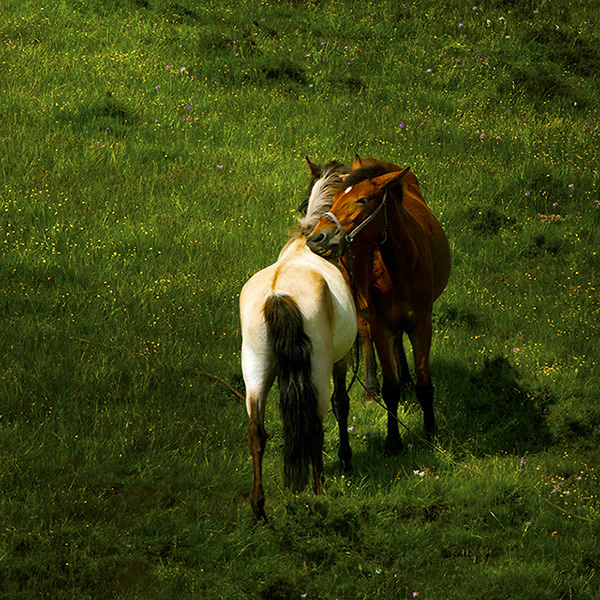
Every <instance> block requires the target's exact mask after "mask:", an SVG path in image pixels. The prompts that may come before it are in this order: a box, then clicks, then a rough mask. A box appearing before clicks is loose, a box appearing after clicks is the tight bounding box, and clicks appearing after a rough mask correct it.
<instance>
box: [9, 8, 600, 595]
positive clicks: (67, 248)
mask: <svg viewBox="0 0 600 600" xmlns="http://www.w3.org/2000/svg"><path fill="white" fill-rule="evenodd" d="M599 31H600V4H599V3H597V2H584V1H582V0H568V1H567V0H554V1H552V2H550V1H546V0H522V1H518V0H480V1H479V2H475V1H468V2H467V1H466V0H449V1H448V2H445V3H443V7H440V3H438V2H435V1H434V0H407V2H406V3H401V2H391V1H387V2H385V1H382V2H352V1H344V2H342V1H340V0H338V1H335V0H321V1H319V0H314V1H309V0H307V1H301V0H282V1H281V2H275V1H267V0H264V1H262V2H259V1H258V0H250V1H248V2H244V3H235V2H229V1H228V0H224V1H223V0H219V1H217V0H214V1H210V0H209V1H204V2H199V1H198V0H177V1H176V0H173V1H167V0H165V1H161V0H99V1H96V2H92V1H91V0H87V1H86V0H54V1H48V2H43V1H41V0H22V1H21V0H5V1H3V2H2V4H1V7H0V154H1V161H0V208H1V210H0V282H1V285H0V319H1V326H0V597H1V598H2V599H3V600H4V599H11V600H12V599H14V600H17V599H18V600H29V599H34V598H52V599H71V598H72V599H84V598H93V599H96V598H98V599H100V598H102V599H104V598H119V599H124V600H125V599H126V600H128V599H133V598H144V599H146V598H147V599H172V598H177V599H200V598H201V599H211V600H212V599H217V598H222V599H232V600H233V599H239V598H261V599H265V600H287V599H293V598H294V599H300V598H308V599H345V600H354V599H362V598H365V599H366V598H368V599H376V598H386V599H387V598H416V597H418V598H419V599H420V600H450V599H465V598H469V599H483V598H485V599H486V600H496V599H498V600H500V599H506V598H510V599H517V600H522V599H531V600H533V599H535V600H545V599H548V600H550V599H552V600H554V599H557V600H558V599H576V600H581V599H584V600H586V599H596V598H600V592H599V591H598V590H600V573H599V570H600V480H599V477H600V475H599V473H598V470H599V469H600V467H599V466H598V459H599V458H600V451H599V450H598V445H599V443H600V368H599V364H598V361H599V359H598V349H599V346H600V344H599V341H598V340H599V339H600V338H599V336H600V327H599V321H600V320H599V317H600V300H599V290H598V286H599V285H600V250H599V246H598V239H599V234H600V179H599V174H598V157H599V154H600V130H599V125H600V115H599V114H598V110H599V109H600V79H599V75H598V73H600V43H599V39H598V33H599ZM355 152H358V153H359V154H360V155H361V156H364V157H367V156H374V157H376V158H379V159H381V160H385V161H390V162H394V163H397V164H401V165H410V166H411V167H412V170H413V172H414V173H415V174H416V175H417V176H418V177H419V180H420V182H421V184H422V189H423V192H424V195H425V197H426V199H427V200H428V202H429V204H430V205H431V207H432V209H433V211H434V212H435V214H436V215H438V217H439V218H440V220H441V222H442V224H443V226H444V228H445V231H446V233H447V235H448V237H449V239H450V242H451V247H452V252H453V272H452V277H451V281H450V284H449V286H448V288H447V290H446V292H445V294H444V295H443V296H442V297H441V298H440V299H439V301H438V302H437V304H436V307H435V314H434V329H435V331H434V347H433V352H432V360H431V368H432V373H433V378H434V385H435V387H436V411H437V418H438V424H439V426H440V439H439V442H438V444H439V447H438V448H437V449H431V448H429V447H427V446H426V445H425V444H424V443H423V442H422V441H421V440H420V437H419V436H420V433H421V427H422V417H421V411H420V408H418V406H417V403H416V400H415V398H414V397H413V396H410V397H409V398H408V399H407V402H406V403H405V404H404V405H403V406H401V409H400V416H401V419H402V421H403V422H404V423H405V424H406V426H407V427H408V428H409V430H410V433H406V434H405V436H404V439H405V446H406V450H405V452H404V454H403V455H402V456H400V457H398V458H394V459H384V458H383V437H384V434H385V415H384V414H383V411H382V410H381V409H380V408H379V407H378V406H376V405H370V406H366V407H365V406H363V405H362V403H361V402H360V399H361V397H362V394H361V390H360V389H359V387H358V386H354V388H353V389H352V392H351V396H352V406H351V414H350V421H351V428H350V435H351V444H352V447H353V451H354V467H355V468H354V473H353V475H352V477H350V478H348V477H343V476H342V475H341V473H340V470H339V466H338V463H337V458H336V448H337V441H336V439H337V435H336V424H335V419H334V417H333V415H331V414H330V415H328V416H327V419H326V422H325V426H326V442H325V443H326V456H325V469H326V487H327V491H326V493H324V494H322V495H321V496H319V497H314V496H313V495H312V494H310V493H308V492H306V493H304V494H300V495H298V496H296V495H292V494H290V493H289V492H287V491H285V490H284V489H283V488H282V457H281V425H280V420H279V415H278V411H277V401H276V398H275V391H274V392H273V397H272V399H271V405H270V410H268V411H267V412H268V415H267V417H268V421H267V427H268V432H269V434H270V439H269V443H268V446H267V451H266V454H265V466H264V469H265V487H266V495H267V504H266V510H267V514H268V516H269V522H268V523H267V524H266V525H264V526H258V527H252V526H251V525H250V517H251V515H250V507H249V505H248V502H247V497H248V494H249V491H250V486H251V462H250V458H249V454H248V450H247V446H246V443H247V442H246V436H247V433H246V425H247V416H246V412H245V407H244V404H243V402H241V401H239V400H238V399H237V398H236V397H235V396H234V395H232V394H231V393H230V392H229V391H228V390H227V389H226V388H225V387H224V386H223V385H221V383H219V382H218V381H215V380H213V379H210V378H207V377H206V376H204V375H203V373H209V374H213V375H216V376H218V377H222V378H224V379H225V380H227V381H229V382H231V383H232V385H234V386H235V387H237V388H240V387H241V385H242V384H241V368H240V364H239V362H240V345H241V339H240V331H239V322H238V306H237V302H238V296H239V291H240V289H241V287H242V285H243V284H244V282H245V281H246V280H247V279H248V278H249V277H250V276H251V275H252V274H253V273H255V272H256V271H257V270H259V269H260V268H262V267H264V266H266V265H267V264H270V263H272V262H273V261H274V260H275V258H276V256H277V254H278V252H279V249H280V248H281V246H282V245H283V244H284V242H285V241H286V239H287V235H288V231H289V229H290V227H291V226H293V224H294V223H295V221H296V218H297V213H296V207H297V206H298V205H299V204H300V202H301V201H302V200H303V199H304V198H305V197H306V193H307V185H308V170H307V168H306V165H305V164H304V161H303V158H304V156H305V155H309V156H310V158H311V159H313V160H314V161H316V162H327V161H329V160H331V159H332V158H337V159H339V160H342V161H345V162H350V161H351V160H352V158H353V157H354V154H355Z"/></svg>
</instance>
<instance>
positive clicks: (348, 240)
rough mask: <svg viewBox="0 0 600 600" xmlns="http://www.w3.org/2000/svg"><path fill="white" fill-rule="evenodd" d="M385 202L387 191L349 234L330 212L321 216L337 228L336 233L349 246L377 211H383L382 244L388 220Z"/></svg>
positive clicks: (385, 238) (385, 237)
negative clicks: (379, 202) (342, 237)
mask: <svg viewBox="0 0 600 600" xmlns="http://www.w3.org/2000/svg"><path fill="white" fill-rule="evenodd" d="M386 200H387V190H385V194H384V195H383V200H382V201H381V204H380V205H379V206H378V207H377V208H376V209H375V210H374V211H373V212H372V213H371V214H370V215H369V216H368V217H367V218H366V219H365V220H364V221H363V222H362V223H360V224H359V225H357V226H356V227H355V228H354V230H352V231H350V232H347V231H346V230H345V229H344V228H343V227H342V224H341V223H340V222H339V220H338V218H337V217H336V216H335V215H334V214H333V213H332V212H326V213H325V214H324V215H323V216H324V217H327V218H328V219H329V220H330V221H331V222H332V223H333V224H334V225H335V226H336V227H337V229H338V231H339V232H340V233H341V234H342V235H343V236H344V241H345V242H346V243H347V244H348V245H350V244H351V243H352V242H353V240H354V238H355V237H356V236H357V235H358V234H359V233H360V232H361V231H362V230H363V229H364V228H365V227H366V226H367V225H368V224H369V223H370V222H371V221H372V220H373V219H374V218H375V217H376V216H377V214H378V213H379V211H380V210H382V209H383V214H384V216H385V225H384V228H383V236H382V240H381V243H382V244H383V243H384V242H385V241H386V240H387V225H388V219H387V206H386Z"/></svg>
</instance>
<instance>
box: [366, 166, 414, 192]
mask: <svg viewBox="0 0 600 600" xmlns="http://www.w3.org/2000/svg"><path fill="white" fill-rule="evenodd" d="M409 171H410V167H407V168H406V169H404V171H393V172H392V173H386V174H385V175H380V176H379V177H375V179H373V183H374V184H375V185H376V186H377V187H380V188H386V187H389V186H393V185H397V184H398V183H400V182H401V181H402V178H403V177H404V176H405V175H406V174H407V173H408V172H409Z"/></svg>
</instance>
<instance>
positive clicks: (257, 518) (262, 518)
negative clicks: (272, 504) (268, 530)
mask: <svg viewBox="0 0 600 600" xmlns="http://www.w3.org/2000/svg"><path fill="white" fill-rule="evenodd" d="M268 521H269V520H268V519H267V515H265V512H264V511H262V513H261V514H255V515H253V516H252V520H251V521H250V524H251V525H252V527H254V526H256V525H258V524H262V525H264V524H266V523H267V522H268Z"/></svg>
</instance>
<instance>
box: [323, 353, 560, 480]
mask: <svg viewBox="0 0 600 600" xmlns="http://www.w3.org/2000/svg"><path fill="white" fill-rule="evenodd" d="M432 379H433V381H434V385H435V412H436V419H437V425H438V436H437V438H435V439H434V440H433V441H434V445H433V446H432V445H430V444H428V443H427V441H426V440H425V439H424V437H425V436H424V432H423V426H422V420H421V419H420V418H419V420H418V423H417V425H416V426H415V428H414V429H411V431H410V432H406V431H405V432H404V434H403V442H404V450H403V452H402V453H401V454H400V455H398V456H397V457H394V458H391V459H390V458H384V457H383V454H384V442H385V428H383V429H382V430H381V431H377V432H358V433H357V434H356V436H355V438H354V440H353V442H354V443H353V444H352V451H353V467H354V470H353V474H354V475H355V476H359V477H360V476H368V477H369V478H371V477H372V476H373V475H375V474H378V475H376V476H379V477H381V478H382V480H383V479H385V478H387V477H390V476H392V475H394V474H396V473H397V472H398V469H399V468H405V469H409V472H410V470H411V469H414V468H416V467H415V465H417V464H418V463H420V462H424V461H425V462H427V463H428V464H431V465H432V466H435V464H436V462H438V461H441V462H443V458H442V457H441V455H440V453H439V452H437V451H436V447H437V448H441V449H442V450H448V451H450V452H451V453H452V456H453V457H454V458H455V459H456V460H461V459H463V458H467V457H469V456H475V457H479V456H488V455H494V454H499V453H508V454H513V455H515V456H524V455H525V454H529V453H535V452H539V451H540V450H542V449H544V448H546V447H548V446H549V445H550V444H551V443H552V436H551V433H550V429H549V427H548V424H547V422H546V416H547V412H548V408H549V406H550V405H551V404H552V403H553V402H554V399H553V397H552V396H551V394H550V393H549V392H547V391H545V392H540V390H534V389H532V388H529V387H528V386H527V384H525V383H524V382H523V381H522V380H521V377H520V376H519V373H518V370H517V368H516V367H515V366H514V365H513V364H511V362H510V360H509V359H507V358H506V357H503V356H496V357H493V358H487V359H484V360H483V362H482V363H480V364H475V363H474V362H470V361H469V362H467V363H463V362H460V361H444V360H437V361H435V362H434V363H433V364H432ZM404 401H405V403H406V404H408V405H411V404H412V405H413V408H414V409H415V410H416V411H417V412H418V413H419V415H420V409H419V408H418V402H417V400H416V396H415V394H414V391H412V390H409V391H407V393H406V395H405V400H404ZM356 409H357V407H356V405H355V406H354V407H352V408H351V413H352V410H356ZM382 410H383V409H382ZM351 443H352V441H351ZM434 446H435V447H434ZM332 468H333V465H332ZM337 468H338V469H339V465H337ZM388 471H389V473H388Z"/></svg>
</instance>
